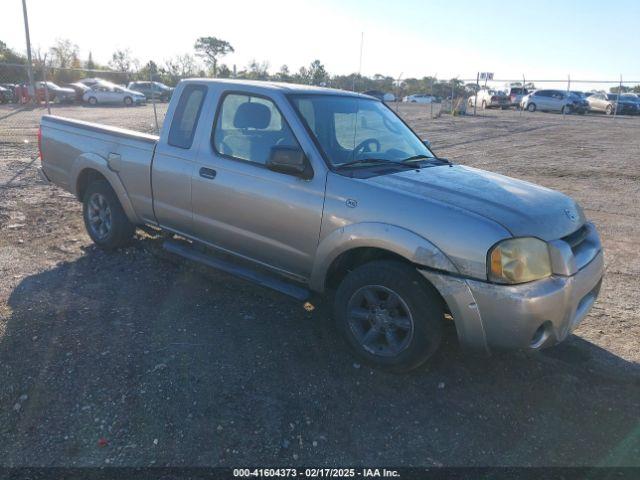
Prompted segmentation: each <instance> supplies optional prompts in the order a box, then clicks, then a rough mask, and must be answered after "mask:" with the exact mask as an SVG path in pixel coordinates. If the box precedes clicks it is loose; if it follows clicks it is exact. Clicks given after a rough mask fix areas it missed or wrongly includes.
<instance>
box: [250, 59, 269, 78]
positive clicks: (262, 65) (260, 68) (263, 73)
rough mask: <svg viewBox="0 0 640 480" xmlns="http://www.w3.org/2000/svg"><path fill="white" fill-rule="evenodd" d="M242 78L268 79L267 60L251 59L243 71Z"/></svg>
mask: <svg viewBox="0 0 640 480" xmlns="http://www.w3.org/2000/svg"><path fill="white" fill-rule="evenodd" d="M244 78H247V79H249V80H269V62H258V61H257V60H251V62H250V63H249V66H248V67H247V70H245V72H244Z"/></svg>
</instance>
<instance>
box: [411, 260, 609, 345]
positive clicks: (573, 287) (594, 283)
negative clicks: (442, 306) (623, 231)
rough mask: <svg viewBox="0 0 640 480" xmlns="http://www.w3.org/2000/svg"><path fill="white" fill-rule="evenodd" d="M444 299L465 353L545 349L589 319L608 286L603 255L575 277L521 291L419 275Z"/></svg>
mask: <svg viewBox="0 0 640 480" xmlns="http://www.w3.org/2000/svg"><path fill="white" fill-rule="evenodd" d="M419 272H420V273H421V274H422V275H423V276H424V277H425V278H426V279H427V280H429V281H430V282H431V283H432V284H433V285H434V286H435V287H436V288H437V289H438V290H439V291H440V293H441V295H442V296H443V297H444V299H445V301H446V302H447V305H448V306H449V309H450V310H451V315H452V316H453V319H454V321H455V323H456V329H457V331H458V338H459V340H460V343H461V344H462V345H463V346H465V347H470V348H472V349H475V350H482V351H485V352H486V353H490V352H491V350H492V349H533V350H536V349H539V348H543V347H547V346H551V345H554V344H556V343H558V342H561V341H562V340H564V339H565V338H566V337H567V336H568V335H569V334H570V333H571V332H572V331H573V330H574V329H575V328H576V327H577V326H578V324H579V323H580V322H581V321H582V320H583V319H584V318H585V317H586V315H587V313H589V310H590V309H591V307H592V306H593V304H594V302H595V300H596V298H597V297H598V294H599V292H600V286H601V284H602V277H603V275H604V257H603V253H602V251H601V250H600V251H598V253H597V254H596V255H595V256H594V257H593V259H592V260H591V261H590V262H589V263H588V264H587V265H585V266H583V267H582V268H581V269H580V270H578V271H577V272H576V273H575V274H573V275H570V276H561V275H552V276H551V277H548V278H545V279H542V280H537V281H534V282H530V283H525V284H521V285H496V284H492V283H487V282H482V281H477V280H470V279H464V278H459V277H454V276H448V275H444V274H441V273H437V272H433V271H427V270H419Z"/></svg>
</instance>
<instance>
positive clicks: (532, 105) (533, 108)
mask: <svg viewBox="0 0 640 480" xmlns="http://www.w3.org/2000/svg"><path fill="white" fill-rule="evenodd" d="M527 111H528V112H535V111H536V104H535V103H530V104H529V105H527Z"/></svg>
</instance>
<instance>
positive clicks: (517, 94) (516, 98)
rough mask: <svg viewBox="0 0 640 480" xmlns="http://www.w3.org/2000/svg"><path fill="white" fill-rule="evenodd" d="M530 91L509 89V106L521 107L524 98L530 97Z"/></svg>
mask: <svg viewBox="0 0 640 480" xmlns="http://www.w3.org/2000/svg"><path fill="white" fill-rule="evenodd" d="M529 93H530V90H529V89H527V88H522V87H511V88H510V89H509V93H507V96H508V97H509V106H510V107H519V106H520V102H521V101H522V97H524V96H525V95H528V94H529Z"/></svg>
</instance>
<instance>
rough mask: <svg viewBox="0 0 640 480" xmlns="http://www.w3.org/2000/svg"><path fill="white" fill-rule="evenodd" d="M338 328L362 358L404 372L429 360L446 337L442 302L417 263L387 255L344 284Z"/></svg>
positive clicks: (338, 296) (338, 304) (337, 313)
mask: <svg viewBox="0 0 640 480" xmlns="http://www.w3.org/2000/svg"><path fill="white" fill-rule="evenodd" d="M334 316H335V319H336V323H337V327H338V329H339V330H340V332H341V333H342V335H343V336H344V338H345V339H346V341H347V343H348V344H349V346H350V347H351V349H352V351H353V352H354V353H355V354H356V355H357V356H358V357H359V358H360V359H362V360H363V361H364V362H366V363H368V364H371V365H373V366H376V367H380V368H382V369H384V370H389V371H395V372H404V371H408V370H412V369H414V368H416V367H419V366H420V365H422V364H423V363H425V362H426V361H427V360H428V359H429V358H430V357H431V356H432V355H433V354H434V353H435V352H436V350H437V349H438V347H439V346H440V343H441V341H442V323H443V316H444V305H443V303H442V300H441V298H440V296H439V295H438V293H437V292H436V290H435V289H434V288H433V287H432V286H431V285H429V284H427V283H426V282H425V281H424V279H423V278H422V277H420V275H419V274H418V272H416V269H415V267H412V266H410V265H407V264H404V263H401V262H397V261H388V260H379V261H373V262H370V263H366V264H364V265H362V266H360V267H358V268H356V269H355V270H353V271H352V272H350V273H349V274H348V275H347V276H346V277H345V278H344V279H343V280H342V282H341V283H340V285H339V287H338V290H337V291H336V296H335V301H334Z"/></svg>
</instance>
